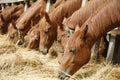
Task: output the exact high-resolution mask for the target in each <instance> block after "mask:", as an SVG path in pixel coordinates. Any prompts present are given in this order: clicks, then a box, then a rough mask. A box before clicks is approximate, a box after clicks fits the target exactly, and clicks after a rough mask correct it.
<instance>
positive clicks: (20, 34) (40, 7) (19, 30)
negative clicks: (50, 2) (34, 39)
mask: <svg viewBox="0 0 120 80" xmlns="http://www.w3.org/2000/svg"><path fill="white" fill-rule="evenodd" d="M45 7H46V2H45V0H38V1H36V2H35V3H34V4H32V6H31V7H29V8H28V10H27V11H26V12H25V13H23V14H22V15H21V16H20V17H19V19H17V21H16V23H13V26H12V27H13V28H11V29H9V31H8V35H9V38H10V40H12V41H13V42H14V43H18V44H23V43H24V36H25V35H26V34H27V32H28V31H29V29H30V28H31V20H32V19H33V18H34V17H36V15H40V16H42V15H43V13H44V12H45ZM38 21H39V20H38ZM38 21H37V22H38ZM12 29H14V30H12ZM12 31H14V32H12ZM15 35H17V36H15Z"/></svg>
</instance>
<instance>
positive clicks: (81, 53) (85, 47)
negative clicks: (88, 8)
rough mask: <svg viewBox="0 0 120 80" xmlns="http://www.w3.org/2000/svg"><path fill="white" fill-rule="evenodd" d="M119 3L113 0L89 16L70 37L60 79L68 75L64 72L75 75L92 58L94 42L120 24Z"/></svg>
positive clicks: (61, 63)
mask: <svg viewBox="0 0 120 80" xmlns="http://www.w3.org/2000/svg"><path fill="white" fill-rule="evenodd" d="M119 4H120V1H119V0H111V1H110V2H109V3H108V4H106V5H104V6H103V7H102V8H101V9H99V10H97V11H96V12H95V13H94V14H93V15H92V16H91V17H89V19H88V20H87V21H86V22H85V23H84V24H83V25H82V27H81V29H80V30H78V31H76V32H75V33H74V34H73V35H72V36H71V37H70V38H69V40H68V43H67V44H66V48H65V52H64V56H63V57H62V59H61V61H60V71H62V72H60V73H59V76H58V77H59V78H60V79H61V78H62V79H64V78H65V77H67V76H68V75H65V74H64V73H67V74H69V75H73V74H74V73H75V72H76V71H77V70H78V69H80V68H81V67H82V66H83V65H85V64H86V63H87V62H88V61H89V59H90V55H91V52H90V50H91V47H92V46H93V44H94V43H95V42H96V41H97V40H98V39H99V38H100V37H101V36H103V35H105V34H106V33H107V32H108V31H110V30H112V29H114V28H115V27H118V26H120V15H119V14H120V5H119ZM113 12H114V13H113ZM63 75H64V77H62V76H63Z"/></svg>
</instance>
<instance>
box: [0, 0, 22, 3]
mask: <svg viewBox="0 0 120 80" xmlns="http://www.w3.org/2000/svg"><path fill="white" fill-rule="evenodd" d="M21 1H24V0H0V3H14V2H21Z"/></svg>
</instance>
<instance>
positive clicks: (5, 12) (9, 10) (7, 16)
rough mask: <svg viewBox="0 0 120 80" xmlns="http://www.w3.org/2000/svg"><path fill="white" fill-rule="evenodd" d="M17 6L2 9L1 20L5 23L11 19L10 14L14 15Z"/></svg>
mask: <svg viewBox="0 0 120 80" xmlns="http://www.w3.org/2000/svg"><path fill="white" fill-rule="evenodd" d="M16 8H17V6H16V5H15V6H12V7H7V8H6V9H4V10H3V11H2V12H1V15H3V19H4V20H5V21H8V20H10V19H11V16H12V14H13V13H14V11H15V10H16Z"/></svg>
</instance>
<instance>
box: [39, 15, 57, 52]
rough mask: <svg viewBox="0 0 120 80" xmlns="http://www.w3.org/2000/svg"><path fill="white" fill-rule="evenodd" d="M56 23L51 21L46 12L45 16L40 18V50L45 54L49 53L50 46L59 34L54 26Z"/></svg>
mask: <svg viewBox="0 0 120 80" xmlns="http://www.w3.org/2000/svg"><path fill="white" fill-rule="evenodd" d="M54 25H55V24H53V22H52V21H51V19H50V17H49V15H48V14H47V13H45V16H44V17H43V18H42V20H40V23H39V28H40V45H39V50H40V51H41V52H42V53H43V54H47V53H48V50H49V48H50V47H51V45H52V43H53V42H54V40H55V38H56V36H57V30H56V28H55V27H54Z"/></svg>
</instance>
